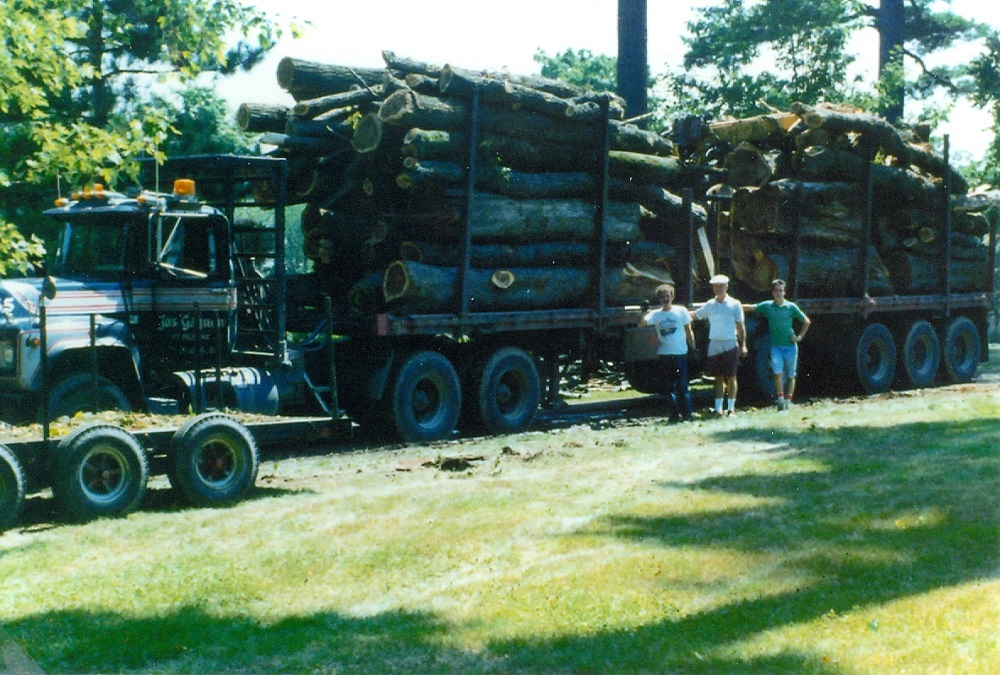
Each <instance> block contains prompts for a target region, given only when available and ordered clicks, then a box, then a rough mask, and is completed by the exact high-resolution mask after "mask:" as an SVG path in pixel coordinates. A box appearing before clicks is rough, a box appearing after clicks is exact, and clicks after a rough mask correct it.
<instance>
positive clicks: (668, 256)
mask: <svg viewBox="0 0 1000 675" xmlns="http://www.w3.org/2000/svg"><path fill="white" fill-rule="evenodd" d="M460 254H461V252H460V251H459V249H458V247H456V246H454V245H448V244H436V243H431V242H414V241H407V242H403V243H402V244H401V245H400V257H401V258H402V259H403V260H406V261H412V262H420V263H424V264H425V265H438V266H444V267H449V266H455V265H458V264H459V260H458V257H459V255H460ZM594 259H595V253H594V248H593V246H592V245H591V244H589V243H584V242H578V241H560V242H546V243H540V244H519V245H516V246H515V245H512V244H477V245H475V246H473V247H472V249H471V261H472V262H471V265H472V266H473V267H477V268H481V269H482V268H489V269H495V268H497V267H590V266H591V265H593V264H594ZM678 260H679V256H678V254H677V250H676V249H675V248H673V247H672V246H669V245H667V244H660V243H656V242H646V241H642V242H634V243H628V244H626V243H621V242H612V243H611V244H609V245H608V249H607V258H606V261H607V262H606V264H607V265H608V266H609V267H623V266H624V265H625V264H626V263H632V264H633V265H635V266H637V267H642V266H648V267H652V268H654V269H658V270H660V271H661V272H662V273H664V274H666V275H668V276H669V275H670V273H671V270H673V269H675V268H676V267H677V263H678Z"/></svg>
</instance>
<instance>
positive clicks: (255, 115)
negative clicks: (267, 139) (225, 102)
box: [236, 103, 289, 134]
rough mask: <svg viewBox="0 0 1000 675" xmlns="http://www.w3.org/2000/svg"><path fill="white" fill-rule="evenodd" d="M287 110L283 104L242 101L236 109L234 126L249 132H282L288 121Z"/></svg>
mask: <svg viewBox="0 0 1000 675" xmlns="http://www.w3.org/2000/svg"><path fill="white" fill-rule="evenodd" d="M288 115H289V110H288V108H286V107H285V106H283V105H267V104H263V103H243V104H241V105H240V107H239V108H238V109H237V110H236V126H238V127H239V128H240V130H241V131H245V132H247V133H250V134H258V133H263V132H265V131H272V132H275V133H282V132H284V131H285V124H286V123H287V122H288Z"/></svg>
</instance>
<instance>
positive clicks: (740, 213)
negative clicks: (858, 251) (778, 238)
mask: <svg viewBox="0 0 1000 675" xmlns="http://www.w3.org/2000/svg"><path fill="white" fill-rule="evenodd" d="M859 199H860V194H859V190H858V188H857V186H852V185H850V184H848V183H798V182H794V181H787V180H784V181H776V182H774V183H770V184H768V185H765V186H764V187H761V188H756V189H755V188H741V189H739V190H737V191H736V193H735V194H734V195H733V202H732V207H731V209H730V220H731V222H732V225H733V228H734V229H737V230H744V231H746V232H749V233H751V234H777V235H782V236H786V237H787V236H791V234H792V233H793V228H794V219H795V218H796V217H797V218H798V224H799V235H800V237H801V240H802V241H803V242H804V243H808V244H814V245H819V246H857V245H858V244H859V243H860V241H861V234H862V226H863V216H864V214H863V213H862V211H861V205H860V204H859V203H858V202H859ZM796 212H797V213H796Z"/></svg>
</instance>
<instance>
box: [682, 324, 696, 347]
mask: <svg viewBox="0 0 1000 675" xmlns="http://www.w3.org/2000/svg"><path fill="white" fill-rule="evenodd" d="M684 333H685V334H686V335H687V341H688V348H689V349H694V348H695V344H694V331H693V330H692V329H691V324H689V323H686V324H684Z"/></svg>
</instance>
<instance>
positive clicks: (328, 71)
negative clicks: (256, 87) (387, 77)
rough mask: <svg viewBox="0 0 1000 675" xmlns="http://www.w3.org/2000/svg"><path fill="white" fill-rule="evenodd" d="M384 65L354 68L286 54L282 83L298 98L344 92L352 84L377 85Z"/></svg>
mask: <svg viewBox="0 0 1000 675" xmlns="http://www.w3.org/2000/svg"><path fill="white" fill-rule="evenodd" d="M384 72H385V71H384V70H383V69H381V68H378V69H375V68H351V67H349V66H338V65H331V64H326V63H316V62H315V61H305V60H302V59H294V58H291V57H287V56H286V57H285V58H283V59H281V61H280V62H279V63H278V86H280V87H281V88H282V89H284V90H286V91H287V92H288V93H289V94H291V95H292V97H293V98H294V99H295V100H296V101H305V100H308V99H314V98H319V97H321V96H329V95H331V94H340V93H343V92H345V91H349V90H350V89H351V88H352V87H355V86H360V87H362V88H366V89H367V88H371V89H374V88H376V87H378V86H379V85H380V84H382V79H383V75H384Z"/></svg>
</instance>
